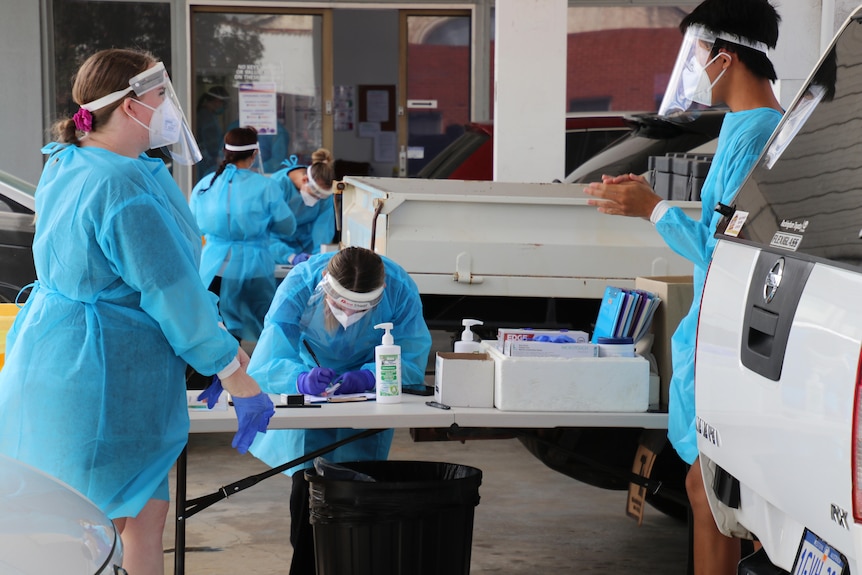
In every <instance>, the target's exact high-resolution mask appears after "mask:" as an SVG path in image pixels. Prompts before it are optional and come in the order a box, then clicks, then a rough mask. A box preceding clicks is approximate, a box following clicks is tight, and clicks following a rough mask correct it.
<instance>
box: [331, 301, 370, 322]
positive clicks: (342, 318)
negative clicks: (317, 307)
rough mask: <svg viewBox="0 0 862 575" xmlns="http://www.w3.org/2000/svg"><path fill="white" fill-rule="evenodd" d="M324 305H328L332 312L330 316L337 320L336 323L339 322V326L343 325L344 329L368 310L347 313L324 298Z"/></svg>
mask: <svg viewBox="0 0 862 575" xmlns="http://www.w3.org/2000/svg"><path fill="white" fill-rule="evenodd" d="M326 305H328V306H329V311H331V312H332V317H334V318H335V319H336V320H338V323H340V324H341V327H343V328H344V329H347V328H348V327H350V326H351V325H353V324H355V323H356V322H358V321H359V320H360V319H362V316H364V315H365V314H367V313H368V311H369V310H365V311H355V312H353V313H352V314H350V315H348V314H347V312H346V311H344V310H343V309H341V308H340V307H338V306H336V305H335V304H334V303H332V302H331V301H329V299H327V300H326Z"/></svg>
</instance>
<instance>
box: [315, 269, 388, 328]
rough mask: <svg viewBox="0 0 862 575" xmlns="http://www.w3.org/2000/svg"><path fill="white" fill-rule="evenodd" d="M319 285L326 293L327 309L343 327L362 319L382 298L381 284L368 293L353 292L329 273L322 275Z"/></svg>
mask: <svg viewBox="0 0 862 575" xmlns="http://www.w3.org/2000/svg"><path fill="white" fill-rule="evenodd" d="M320 287H321V288H322V289H323V292H324V294H325V295H326V303H327V305H328V306H329V311H330V312H332V316H333V317H334V318H335V319H336V320H338V323H340V324H341V326H342V327H343V328H344V329H347V328H348V327H349V326H351V325H353V324H355V323H356V322H357V321H359V320H360V319H362V317H363V316H365V315H366V314H367V313H368V312H369V311H370V310H371V309H372V308H374V306H376V305H377V304H378V303H380V300H381V299H383V286H380V287H379V288H377V289H375V290H372V291H370V292H368V293H359V292H354V291H350V290H349V289H347V288H345V287H344V286H342V285H341V284H340V283H338V280H336V279H335V278H333V277H332V274H329V273H327V274H326V275H325V276H323V281H321V282H320Z"/></svg>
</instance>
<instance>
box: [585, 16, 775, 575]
mask: <svg viewBox="0 0 862 575" xmlns="http://www.w3.org/2000/svg"><path fill="white" fill-rule="evenodd" d="M779 21H780V17H779V16H778V14H777V12H776V11H775V8H773V7H772V5H771V4H770V3H769V2H768V1H767V0H705V1H704V2H702V3H701V4H700V5H698V6H697V7H696V8H695V9H694V10H693V11H692V12H691V13H690V14H689V15H688V16H686V17H685V18H684V19H683V20H682V23H681V24H680V30H681V31H682V32H683V33H684V34H685V36H684V38H683V42H682V45H681V47H680V52H679V55H678V56H677V61H676V66H675V68H674V71H673V72H672V73H671V77H670V81H669V84H668V88H667V91H666V93H665V97H664V99H663V101H662V104H661V107H660V109H659V113H661V114H672V113H674V112H679V111H684V110H686V109H688V108H689V107H690V106H691V104H692V103H693V102H694V103H699V104H701V105H703V106H710V105H712V104H716V103H724V104H726V105H727V107H728V108H730V113H728V114H727V115H726V116H725V117H724V122H723V124H722V127H721V132H720V133H719V137H718V146H717V148H716V152H715V156H714V158H713V160H712V166H711V167H710V170H709V173H708V174H707V177H706V180H705V181H704V185H703V189H702V192H701V206H702V207H701V216H700V219H699V220H695V219H692V218H690V217H688V216H686V215H685V213H684V212H683V211H682V210H681V209H680V208H677V207H670V205H669V204H668V202H667V201H664V200H662V198H661V197H659V196H658V195H656V194H655V193H654V191H653V190H652V188H650V186H649V184H648V183H647V181H646V179H645V178H643V177H642V176H639V175H634V174H627V175H623V176H617V177H610V176H605V177H603V181H602V182H600V183H593V184H590V185H589V186H588V187H587V189H586V191H587V193H588V194H590V195H593V196H596V197H597V198H600V199H596V200H590V203H591V204H592V205H595V206H598V207H599V211H601V212H604V213H607V214H617V215H626V216H639V217H642V218H645V219H649V220H650V221H651V222H652V223H653V224H654V225H655V228H656V230H657V231H658V233H659V234H661V236H662V238H663V239H664V240H665V242H666V243H667V245H668V246H670V247H671V249H673V250H674V251H675V252H677V253H678V254H680V255H681V256H683V257H685V258H687V259H688V260H690V261H691V262H693V263H694V298H693V301H692V304H691V308H690V309H689V312H688V314H687V315H686V316H685V317H684V318H683V319H682V321H681V322H680V324H679V327H678V328H677V330H676V332H675V333H674V335H673V338H672V340H671V351H672V358H673V359H672V361H673V376H672V378H671V383H670V397H669V405H668V438H669V439H670V441H671V444H672V445H673V447H674V448H675V449H676V452H677V453H678V454H679V456H680V457H681V458H682V459H683V460H684V461H685V462H686V463H687V464H689V465H691V468H690V469H689V472H688V475H687V477H686V491H687V493H688V496H689V501H690V503H691V508H692V516H693V521H692V528H693V559H694V573H695V575H703V574H710V575H711V574H716V575H718V574H730V573H734V574H735V573H736V566H737V563H738V562H739V555H740V545H739V540H737V539H733V538H730V537H726V536H724V535H723V534H722V533H721V532H720V531H719V530H718V528H717V527H716V524H715V521H714V519H713V517H712V512H711V511H710V509H709V502H708V501H707V498H706V491H705V489H704V485H703V477H702V475H701V469H700V461H699V458H698V449H697V432H696V429H695V412H694V406H695V403H694V390H695V381H694V351H695V337H696V335H697V320H698V315H699V312H700V300H701V295H702V293H703V284H704V281H705V279H706V271H707V268H708V266H709V261H710V259H711V258H712V252H713V249H714V248H715V243H716V240H715V238H714V237H713V235H714V233H715V227H716V225H717V223H718V220H719V218H720V215H719V214H718V213H716V212H715V210H714V208H715V206H716V204H718V203H719V202H720V203H722V204H725V205H730V204H731V203H732V200H733V197H734V196H735V195H736V192H737V190H738V189H739V187H740V186H741V185H742V183H743V181H744V180H745V177H746V176H747V175H748V172H749V170H750V169H751V168H752V167H753V166H754V164H755V162H756V161H757V159H758V157H759V156H760V154H761V152H762V151H763V148H764V146H765V145H766V142H767V141H768V140H769V138H770V136H771V135H772V132H773V130H774V129H775V127H776V126H777V125H778V122H779V120H781V116H782V108H781V106H780V104H779V103H778V100H777V99H776V98H775V94H774V92H773V90H772V86H771V82H772V81H774V80H775V79H776V75H775V70H774V68H773V66H772V63H771V62H770V60H769V58H768V56H767V50H768V48H774V47H775V45H776V43H777V41H778V23H779Z"/></svg>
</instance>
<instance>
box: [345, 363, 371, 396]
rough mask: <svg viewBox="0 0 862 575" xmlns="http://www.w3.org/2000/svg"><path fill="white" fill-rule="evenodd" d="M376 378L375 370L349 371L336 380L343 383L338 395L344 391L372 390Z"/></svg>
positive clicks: (359, 391)
mask: <svg viewBox="0 0 862 575" xmlns="http://www.w3.org/2000/svg"><path fill="white" fill-rule="evenodd" d="M376 380H377V378H376V377H374V372H372V371H371V370H368V369H360V370H358V371H348V372H346V373H345V374H344V375H342V376H339V377H338V378H337V379H336V380H335V382H336V383H339V382H340V383H341V387H339V388H338V391H337V392H336V395H338V394H342V393H362V392H364V391H372V390H373V389H374V383H375V381H376Z"/></svg>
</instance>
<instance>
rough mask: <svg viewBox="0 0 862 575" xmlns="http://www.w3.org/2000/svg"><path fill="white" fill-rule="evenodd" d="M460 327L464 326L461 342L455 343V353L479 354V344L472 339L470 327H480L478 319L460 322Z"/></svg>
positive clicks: (480, 323)
mask: <svg viewBox="0 0 862 575" xmlns="http://www.w3.org/2000/svg"><path fill="white" fill-rule="evenodd" d="M461 325H463V326H464V331H462V332H461V341H456V342H455V353H479V342H478V341H476V340H474V339H473V332H472V331H471V330H470V327H471V326H474V325H482V322H481V321H479V320H478V319H464V320H461Z"/></svg>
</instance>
